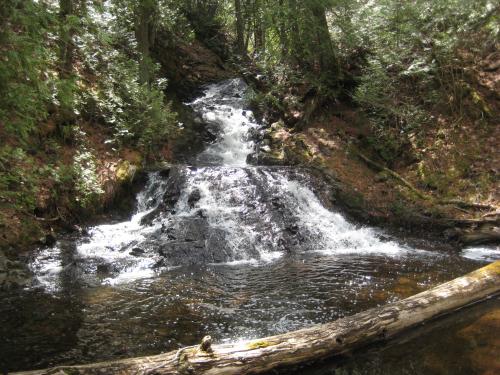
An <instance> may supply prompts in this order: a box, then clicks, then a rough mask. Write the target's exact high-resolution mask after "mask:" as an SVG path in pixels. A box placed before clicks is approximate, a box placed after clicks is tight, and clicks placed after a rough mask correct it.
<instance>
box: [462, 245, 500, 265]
mask: <svg viewBox="0 0 500 375" xmlns="http://www.w3.org/2000/svg"><path fill="white" fill-rule="evenodd" d="M461 255H462V256H463V257H464V258H468V259H473V260H482V261H488V262H493V261H495V260H499V259H500V246H496V247H493V246H491V247H469V248H465V249H463V250H462V253H461Z"/></svg>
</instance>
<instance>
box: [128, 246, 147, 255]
mask: <svg viewBox="0 0 500 375" xmlns="http://www.w3.org/2000/svg"><path fill="white" fill-rule="evenodd" d="M144 253H145V251H144V250H143V249H141V248H139V247H134V248H133V249H132V250H131V251H130V255H133V256H135V257H138V256H141V255H144Z"/></svg>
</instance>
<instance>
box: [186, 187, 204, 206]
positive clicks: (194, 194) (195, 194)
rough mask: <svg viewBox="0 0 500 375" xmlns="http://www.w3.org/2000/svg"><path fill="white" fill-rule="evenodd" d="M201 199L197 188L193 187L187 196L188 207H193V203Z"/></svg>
mask: <svg viewBox="0 0 500 375" xmlns="http://www.w3.org/2000/svg"><path fill="white" fill-rule="evenodd" d="M200 199H201V193H200V190H199V189H194V190H193V191H192V192H191V194H189V197H188V204H189V207H191V208H193V207H194V206H195V204H196V203H197V202H198V201H199V200H200Z"/></svg>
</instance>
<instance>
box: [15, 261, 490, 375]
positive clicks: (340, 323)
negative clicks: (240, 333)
mask: <svg viewBox="0 0 500 375" xmlns="http://www.w3.org/2000/svg"><path fill="white" fill-rule="evenodd" d="M498 292H500V261H497V262H495V263H492V264H490V265H488V266H486V267H483V268H481V269H479V270H476V271H474V272H471V273H469V274H467V275H465V276H463V277H459V278H457V279H455V280H452V281H449V282H447V283H444V284H441V285H439V286H437V287H435V288H432V289H430V290H428V291H425V292H422V293H420V294H417V295H415V296H412V297H409V298H406V299H404V300H401V301H398V302H395V303H391V304H388V305H385V306H383V307H377V308H373V309H369V310H367V311H364V312H361V313H359V314H355V315H353V316H350V317H346V318H342V319H339V320H336V321H334V322H332V323H328V324H322V325H317V326H314V327H311V328H306V329H301V330H298V331H294V332H289V333H286V334H282V335H277V336H271V337H266V338H262V339H257V340H249V341H241V342H237V343H234V344H225V345H212V344H211V339H210V338H209V337H205V338H204V339H203V341H202V343H201V344H200V345H196V346H191V347H186V348H182V349H180V350H178V351H174V352H170V353H165V354H160V355H156V356H150V357H142V358H133V359H125V360H117V361H110V362H102V363H95V364H89V365H81V366H60V367H55V368H52V369H46V370H37V371H30V372H23V373H18V374H19V375H21V374H23V375H49V374H170V375H186V374H196V375H233V374H235V375H236V374H238V375H244V374H260V373H265V372H268V371H269V370H272V369H275V368H281V367H286V366H294V365H297V364H301V363H307V362H312V361H316V360H320V359H324V358H327V357H330V356H333V355H337V354H343V353H346V352H349V351H351V350H353V349H356V348H359V347H361V346H364V345H366V344H369V343H373V342H376V341H381V340H386V339H388V338H391V337H393V336H395V335H396V334H399V333H401V332H402V331H404V330H406V329H408V328H411V327H413V326H416V325H418V324H421V323H423V322H426V321H428V320H430V319H432V318H435V317H437V316H440V315H443V314H446V313H450V312H452V311H455V310H457V309H459V308H461V307H464V306H466V305H469V304H471V303H473V302H477V301H479V300H482V299H484V298H486V297H488V296H490V295H493V294H496V293H498Z"/></svg>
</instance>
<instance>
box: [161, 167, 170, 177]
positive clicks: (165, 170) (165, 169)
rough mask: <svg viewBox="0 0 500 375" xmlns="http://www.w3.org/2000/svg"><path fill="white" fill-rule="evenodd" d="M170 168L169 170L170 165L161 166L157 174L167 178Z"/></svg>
mask: <svg viewBox="0 0 500 375" xmlns="http://www.w3.org/2000/svg"><path fill="white" fill-rule="evenodd" d="M170 170H171V169H170V167H167V168H163V169H161V170H160V171H159V174H160V176H161V177H163V178H168V176H170Z"/></svg>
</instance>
